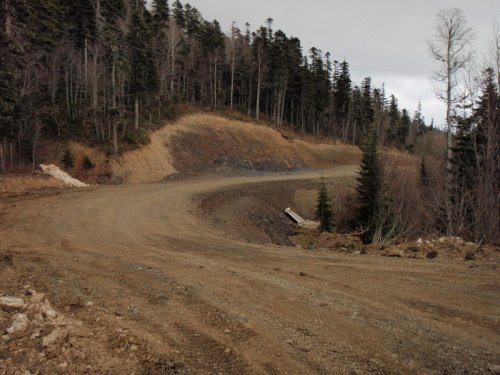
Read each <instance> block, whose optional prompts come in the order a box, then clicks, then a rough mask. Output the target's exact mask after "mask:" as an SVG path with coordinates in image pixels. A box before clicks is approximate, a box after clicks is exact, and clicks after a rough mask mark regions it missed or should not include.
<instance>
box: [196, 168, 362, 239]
mask: <svg viewBox="0 0 500 375" xmlns="http://www.w3.org/2000/svg"><path fill="white" fill-rule="evenodd" d="M319 177H320V173H319V172H318V179H317V180H299V181H287V182H282V181H280V182H268V183H260V184H252V185H245V186H239V187H237V188H229V189H225V190H222V191H218V192H214V193H208V194H205V195H203V196H201V197H199V207H200V208H201V210H202V212H203V214H204V215H205V216H206V217H207V218H208V219H209V220H210V221H211V222H212V223H213V224H214V225H215V226H216V227H217V228H218V229H219V230H221V231H222V232H224V234H225V235H226V236H229V237H232V238H237V239H242V240H245V241H248V242H253V243H275V244H278V245H292V242H291V241H290V237H291V236H293V235H295V234H296V232H297V227H296V226H295V224H294V223H293V222H292V221H291V220H290V218H288V217H287V215H285V209H286V208H288V207H291V208H292V209H293V210H294V211H296V212H297V213H298V214H299V215H300V216H301V217H303V218H304V219H306V220H314V219H315V207H316V199H317V195H318V190H317V188H318V184H319ZM329 184H330V191H331V192H332V195H333V197H334V206H335V208H336V210H337V212H338V218H339V220H341V221H342V220H343V217H346V214H345V212H344V211H345V208H344V206H345V205H344V204H342V206H341V203H344V202H345V199H342V200H340V199H336V197H339V196H340V195H342V197H344V196H345V195H346V193H347V192H348V191H349V190H350V189H352V187H353V186H354V178H352V177H344V178H337V179H332V180H330V181H329Z"/></svg>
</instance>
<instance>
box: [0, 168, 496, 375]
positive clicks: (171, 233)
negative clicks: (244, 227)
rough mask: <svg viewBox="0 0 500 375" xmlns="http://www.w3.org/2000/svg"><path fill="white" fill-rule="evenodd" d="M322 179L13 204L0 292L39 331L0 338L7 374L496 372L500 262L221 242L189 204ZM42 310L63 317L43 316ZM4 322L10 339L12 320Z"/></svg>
mask: <svg viewBox="0 0 500 375" xmlns="http://www.w3.org/2000/svg"><path fill="white" fill-rule="evenodd" d="M355 169H356V168H355V167H349V166H346V167H338V168H336V169H334V170H332V171H324V172H323V173H324V174H325V176H327V177H341V176H350V175H353V173H354V171H355ZM317 175H318V172H310V173H301V174H278V175H264V176H254V177H203V178H196V179H192V180H190V181H175V182H169V183H156V184H148V185H129V186H114V187H99V188H94V189H93V190H91V191H88V192H70V193H66V194H63V195H58V196H51V197H45V198H38V199H36V200H31V199H27V200H23V201H19V202H16V204H15V207H14V206H12V205H10V206H8V207H7V212H6V213H4V214H3V216H2V217H1V220H2V223H3V225H2V227H1V228H0V238H1V249H0V252H2V254H0V279H1V280H2V283H1V284H0V295H8V296H14V297H19V298H21V299H23V300H24V301H25V302H24V304H25V305H26V306H27V307H22V308H20V309H21V310H22V309H25V311H26V312H25V315H26V316H27V319H28V320H29V321H30V323H29V326H28V327H27V328H25V330H24V331H23V332H19V333H16V334H11V335H4V336H2V338H0V340H1V341H0V358H1V359H2V360H1V361H0V373H6V374H16V373H18V372H19V373H22V372H23V371H30V373H32V374H35V373H40V374H56V373H110V374H111V373H113V374H116V373H119V374H121V373H136V374H140V373H144V374H238V375H240V374H365V373H375V374H484V373H489V372H494V371H497V370H498V367H497V365H499V364H500V322H499V318H500V316H499V311H500V277H499V273H498V266H499V265H498V263H497V262H496V261H474V262H464V261H458V260H457V261H453V260H446V261H445V260H441V259H434V260H429V259H400V258H386V257H377V256H370V255H365V256H363V255H359V256H356V255H348V254H338V253H334V252H331V251H321V250H313V251H311V250H304V249H299V248H296V247H285V246H276V245H265V244H253V243H247V242H244V241H239V240H233V239H231V238H228V237H226V236H224V234H223V233H221V231H220V230H219V229H217V228H216V227H214V226H212V225H211V223H210V222H209V221H208V220H206V219H204V218H203V217H202V216H201V215H200V214H199V211H198V207H197V205H196V202H195V201H194V200H193V198H194V197H196V196H198V195H200V194H204V193H207V192H210V191H215V190H218V189H222V188H227V187H230V186H236V185H243V184H248V183H255V182H261V183H263V182H266V181H278V180H296V179H304V178H316V177H317ZM40 293H44V296H43V301H42V302H37V301H35V299H36V296H37V295H39V294H40ZM49 301H50V302H49ZM37 303H38V304H37ZM49 303H50V304H51V305H50V306H52V308H53V309H54V311H55V313H56V314H57V315H56V318H57V317H59V318H60V319H59V320H54V319H56V318H50V316H47V314H45V315H43V314H41V318H40V317H39V316H38V315H37V314H40V313H38V312H37V311H39V310H40V309H42V308H43V306H47V304H49ZM0 311H1V312H2V315H1V316H0V329H1V330H2V331H5V330H6V329H7V328H8V327H9V326H10V325H11V324H12V321H13V319H14V316H15V315H14V314H16V311H12V310H11V309H3V310H0ZM17 313H19V312H17ZM49 315H50V314H49ZM75 327H76V328H75ZM56 330H59V331H56ZM54 331H56V332H57V334H55V333H54ZM54 337H55V339H54ZM44 342H45V343H46V344H47V342H49V344H48V345H45V346H44Z"/></svg>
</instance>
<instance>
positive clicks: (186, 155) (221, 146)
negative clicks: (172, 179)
mask: <svg viewBox="0 0 500 375" xmlns="http://www.w3.org/2000/svg"><path fill="white" fill-rule="evenodd" d="M360 156H361V153H360V151H359V149H358V148H357V147H354V146H350V145H346V144H343V143H340V142H335V141H333V140H331V141H310V140H303V139H300V138H299V137H298V136H297V135H295V134H292V133H289V132H285V131H283V130H280V131H278V130H276V129H273V128H271V127H268V126H264V125H257V124H255V123H249V122H243V121H236V120H229V119H226V118H224V117H220V116H216V115H211V114H204V113H199V114H192V115H188V116H185V117H183V118H181V119H179V120H178V121H177V122H176V123H174V124H171V125H167V126H166V127H164V128H162V129H160V130H158V131H156V132H154V133H152V134H151V143H150V144H149V145H147V146H145V147H142V148H141V149H138V150H136V151H133V152H130V153H127V154H126V155H124V156H122V157H120V158H118V159H117V160H115V161H113V162H112V163H111V173H112V175H113V181H114V182H116V183H144V182H153V181H159V180H161V179H164V178H166V177H168V176H171V175H173V174H175V173H177V174H180V175H203V174H223V175H231V174H249V173H261V172H284V171H293V170H300V169H309V168H326V167H332V166H335V165H344V164H358V163H359V160H360Z"/></svg>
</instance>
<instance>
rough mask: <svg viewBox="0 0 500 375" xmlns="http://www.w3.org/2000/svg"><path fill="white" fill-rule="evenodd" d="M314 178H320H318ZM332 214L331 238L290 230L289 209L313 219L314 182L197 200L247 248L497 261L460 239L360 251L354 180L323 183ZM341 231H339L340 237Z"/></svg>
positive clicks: (496, 254) (493, 253) (489, 249)
mask: <svg viewBox="0 0 500 375" xmlns="http://www.w3.org/2000/svg"><path fill="white" fill-rule="evenodd" d="M318 177H319V176H318ZM327 183H328V186H329V191H330V192H331V195H332V205H333V209H334V213H335V224H336V227H337V231H336V232H335V233H322V234H321V235H320V234H319V233H318V231H317V230H315V229H311V228H303V227H299V226H297V225H295V224H294V223H293V222H292V221H291V220H290V218H288V217H287V215H286V214H285V213H284V210H285V208H287V207H291V208H292V209H293V210H294V211H296V212H297V213H298V214H299V215H300V216H301V217H303V218H304V219H306V220H314V219H315V208H316V204H317V196H318V184H319V179H317V180H300V181H287V182H267V183H259V184H251V185H244V186H239V187H237V188H236V187H235V188H228V189H224V190H221V191H217V192H211V193H207V194H204V195H203V196H200V197H198V199H199V207H200V209H201V211H202V213H203V215H204V216H205V217H206V218H208V219H209V220H210V222H211V223H212V224H213V225H214V226H215V227H216V228H218V229H219V230H220V231H221V232H222V233H223V235H225V236H226V237H230V238H233V239H238V240H244V241H247V242H251V243H262V244H264V243H268V244H277V245H286V246H297V247H299V248H303V249H307V250H312V251H315V252H337V253H346V254H355V255H365V254H369V255H380V256H385V257H393V258H411V259H435V258H446V259H459V260H466V261H474V260H491V259H497V260H498V259H500V249H499V248H498V247H495V246H486V245H481V246H478V245H476V244H474V243H470V242H466V241H464V240H462V239H461V238H455V237H451V238H449V237H441V238H425V239H419V240H418V241H404V240H403V239H400V240H399V241H394V243H388V244H372V245H363V244H362V242H361V239H360V236H359V233H358V234H352V233H349V230H348V227H349V221H350V220H351V219H352V212H353V211H354V210H355V209H356V198H355V185H356V182H355V178H353V177H345V178H337V179H331V180H328V181H327ZM339 230H340V231H339Z"/></svg>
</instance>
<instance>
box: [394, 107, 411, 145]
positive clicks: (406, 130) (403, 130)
mask: <svg viewBox="0 0 500 375" xmlns="http://www.w3.org/2000/svg"><path fill="white" fill-rule="evenodd" d="M410 126H411V119H410V115H409V114H408V111H407V110H406V109H404V108H403V110H402V111H401V126H400V127H399V129H398V133H397V135H398V143H399V146H404V145H406V139H407V138H408V135H409V134H410Z"/></svg>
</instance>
